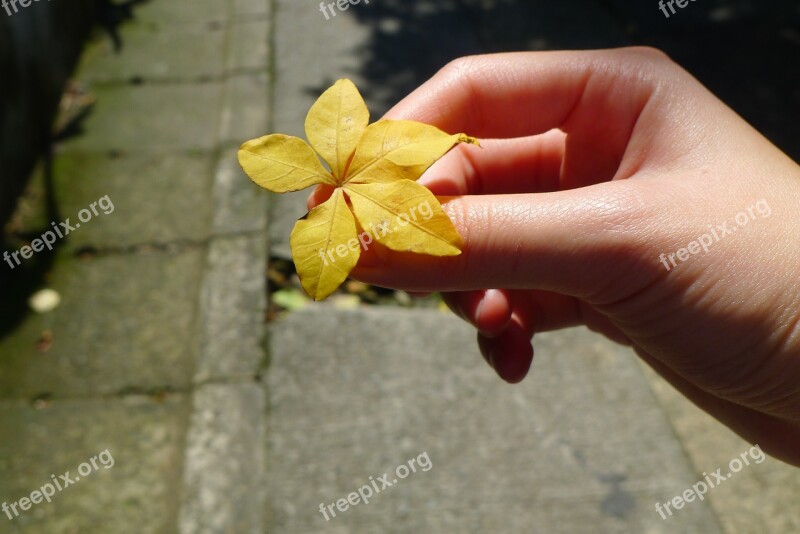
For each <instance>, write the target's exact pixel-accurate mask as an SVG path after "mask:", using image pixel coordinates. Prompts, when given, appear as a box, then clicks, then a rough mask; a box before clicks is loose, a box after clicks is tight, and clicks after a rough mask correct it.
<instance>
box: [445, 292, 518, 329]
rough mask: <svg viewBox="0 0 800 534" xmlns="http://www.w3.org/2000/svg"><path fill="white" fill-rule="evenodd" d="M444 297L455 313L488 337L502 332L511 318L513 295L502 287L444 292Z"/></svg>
mask: <svg viewBox="0 0 800 534" xmlns="http://www.w3.org/2000/svg"><path fill="white" fill-rule="evenodd" d="M442 298H443V299H444V301H445V303H446V304H447V306H448V307H449V308H450V309H451V310H452V311H453V313H455V314H456V315H458V316H459V317H461V318H462V319H464V320H465V321H467V322H468V323H470V324H472V325H473V326H474V327H475V328H477V329H478V331H479V332H480V333H481V334H483V335H485V336H487V337H493V336H497V335H498V334H500V333H501V332H502V331H503V330H504V329H505V328H506V326H508V323H509V321H510V320H511V313H512V311H513V305H512V303H511V297H510V296H509V295H508V293H507V292H506V291H504V290H502V289H487V290H479V291H464V292H455V293H443V294H442Z"/></svg>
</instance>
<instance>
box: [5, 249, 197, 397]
mask: <svg viewBox="0 0 800 534" xmlns="http://www.w3.org/2000/svg"><path fill="white" fill-rule="evenodd" d="M62 256H63V255H62ZM204 265H205V250H204V248H195V249H189V250H185V251H182V252H181V251H172V252H156V251H151V252H147V251H142V252H141V253H139V254H125V255H112V256H106V257H97V258H95V259H91V260H75V259H66V258H64V257H60V258H58V259H57V261H56V268H55V270H54V271H53V272H52V274H51V276H50V277H49V279H48V281H47V287H49V288H52V289H54V290H56V291H57V292H59V294H60V296H61V305H60V306H59V307H58V308H56V309H55V310H54V311H52V312H49V313H47V314H30V315H29V316H28V317H26V318H25V320H24V321H23V323H22V324H21V325H20V326H19V327H18V328H17V329H16V330H15V331H14V332H13V333H11V334H10V335H9V336H7V337H5V338H3V339H2V340H0V355H2V365H0V399H14V398H25V399H30V398H33V397H36V396H41V395H45V394H47V395H52V396H55V397H74V396H81V397H84V396H89V395H104V394H112V393H117V392H120V391H126V390H145V391H149V390H154V389H162V388H176V389H184V388H187V387H188V386H189V385H190V384H191V379H192V371H193V367H194V363H195V352H196V346H195V344H196V339H197V337H196V322H195V310H196V304H197V298H198V295H199V291H200V283H201V281H200V278H201V273H202V268H203V266H204ZM45 333H49V335H51V336H52V344H51V345H50V346H49V348H48V350H46V351H43V350H42V349H41V348H38V347H37V346H39V345H40V341H41V340H42V337H43V335H45V336H46V335H47V334H45Z"/></svg>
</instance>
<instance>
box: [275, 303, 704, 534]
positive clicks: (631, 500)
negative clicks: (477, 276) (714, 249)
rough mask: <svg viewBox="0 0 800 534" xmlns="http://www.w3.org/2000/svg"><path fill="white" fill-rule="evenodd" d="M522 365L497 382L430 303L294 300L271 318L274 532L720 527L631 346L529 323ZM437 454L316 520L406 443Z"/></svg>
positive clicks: (392, 463) (464, 330) (397, 459)
mask: <svg viewBox="0 0 800 534" xmlns="http://www.w3.org/2000/svg"><path fill="white" fill-rule="evenodd" d="M536 348H537V356H536V358H535V361H534V366H533V372H532V375H531V376H530V377H529V378H528V379H527V380H526V381H525V382H524V383H523V384H521V385H519V386H509V385H507V384H505V383H502V382H501V381H500V380H499V379H498V378H497V377H496V376H495V375H494V373H493V372H491V371H490V370H489V369H487V368H486V365H485V363H484V362H483V360H482V358H481V357H480V356H479V354H478V353H477V349H476V347H475V344H474V333H473V332H472V331H471V329H470V328H469V327H467V326H466V325H464V324H462V323H460V322H459V321H458V320H456V319H454V318H453V317H450V316H447V315H444V314H441V313H440V312H435V311H430V312H423V311H421V310H416V311H415V312H413V313H410V312H407V311H404V310H391V309H368V310H355V311H350V312H345V311H337V312H331V311H330V310H329V309H327V308H325V307H315V308H311V309H308V310H305V311H301V312H295V313H293V314H291V315H289V317H288V318H287V319H286V320H284V321H281V322H277V323H274V324H273V325H272V330H271V349H272V352H271V366H270V368H269V372H268V380H267V392H268V395H269V402H268V411H269V417H268V420H267V421H268V427H267V428H268V434H267V436H268V437H267V443H268V448H267V455H268V456H267V458H268V462H269V466H270V467H269V471H268V475H267V477H266V479H265V481H264V482H265V485H266V488H267V491H268V494H267V496H266V500H265V508H267V513H268V514H269V515H270V522H269V527H270V531H271V532H319V531H325V532H362V531H388V532H652V533H655V532H676V531H681V532H720V529H719V524H718V522H717V519H716V517H715V515H714V513H713V510H712V509H711V508H710V507H709V505H708V504H707V503H698V504H697V505H693V506H691V507H687V508H685V509H684V510H682V513H681V515H680V516H679V517H677V516H676V517H674V518H671V520H670V521H669V522H665V521H664V520H662V519H661V517H660V516H659V515H658V514H657V513H656V511H655V503H656V502H657V501H662V502H663V501H664V500H665V499H666V498H667V497H671V496H673V495H675V494H677V493H678V492H679V491H682V490H683V489H684V488H686V487H688V485H690V484H691V483H693V482H694V481H695V475H694V474H693V473H692V469H691V466H690V464H689V462H688V459H687V458H686V456H685V455H684V453H683V450H682V448H681V444H680V442H679V441H678V440H677V439H676V438H675V435H674V434H673V431H672V427H671V426H670V425H669V423H668V421H667V420H666V418H665V417H664V414H663V413H662V412H661V409H660V407H659V405H658V404H657V402H656V401H655V398H654V397H653V395H652V393H651V391H650V389H649V387H648V385H647V382H646V381H645V379H644V377H643V376H642V373H641V370H640V369H639V367H638V365H637V364H636V362H635V359H634V356H633V354H632V353H631V352H630V351H629V350H627V349H624V348H621V347H618V346H616V345H612V344H610V343H608V342H605V341H602V340H599V339H598V338H597V337H596V336H594V335H591V334H589V333H588V332H587V331H585V330H572V331H567V332H562V333H559V334H552V335H547V334H546V335H541V336H537V341H536ZM422 453H427V454H428V457H429V458H430V461H431V463H432V464H433V467H432V468H430V469H429V471H428V472H417V473H413V474H410V475H409V476H408V477H407V478H406V479H405V480H400V481H399V482H398V484H397V485H396V486H394V487H391V488H388V489H386V490H385V492H386V493H385V494H384V493H380V494H377V496H376V498H375V499H374V500H372V501H371V502H370V503H369V504H367V505H365V504H363V503H361V504H360V505H358V506H355V507H353V508H352V509H350V510H348V511H347V512H345V513H341V512H340V513H339V515H338V516H337V517H335V518H331V519H330V520H329V521H326V520H325V518H324V516H323V515H322V514H321V513H320V512H319V507H320V504H321V503H328V504H329V503H333V502H335V501H337V500H338V499H341V498H347V496H348V494H349V493H351V492H353V491H355V490H356V489H358V488H359V487H361V486H363V485H364V484H369V477H370V476H373V477H374V478H375V479H377V478H378V477H380V476H381V475H382V474H383V473H385V472H391V471H390V470H394V469H395V467H396V466H399V465H400V464H403V463H405V462H407V461H408V460H409V459H411V458H418V457H419V455H421V454H422Z"/></svg>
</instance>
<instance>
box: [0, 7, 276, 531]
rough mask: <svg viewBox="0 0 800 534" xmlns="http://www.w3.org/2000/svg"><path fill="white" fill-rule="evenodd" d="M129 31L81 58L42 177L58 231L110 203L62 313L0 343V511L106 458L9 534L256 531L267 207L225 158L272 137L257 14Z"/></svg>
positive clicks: (84, 237)
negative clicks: (83, 97)
mask: <svg viewBox="0 0 800 534" xmlns="http://www.w3.org/2000/svg"><path fill="white" fill-rule="evenodd" d="M135 17H136V21H135V22H134V23H132V24H130V25H125V26H123V30H122V38H123V41H124V48H123V50H122V53H121V54H119V55H115V54H114V53H113V52H112V50H111V44H110V42H108V43H104V42H100V43H97V44H94V45H93V46H92V47H91V48H90V49H89V50H87V52H86V54H85V56H84V61H83V65H82V67H81V68H80V70H79V72H78V73H77V76H78V77H79V78H80V79H81V80H83V81H85V82H89V83H90V84H91V87H92V90H93V91H94V93H95V95H96V96H97V105H96V107H95V109H94V111H93V113H92V114H91V115H90V117H89V118H88V120H86V121H85V122H84V124H83V129H84V132H83V135H81V136H79V137H76V138H74V139H72V140H70V141H68V142H66V143H64V144H63V145H62V146H59V147H58V150H57V154H56V156H55V162H54V170H53V180H54V184H55V187H54V193H55V197H56V200H57V203H58V205H59V208H60V212H61V214H62V215H63V217H64V218H66V217H71V218H72V220H73V221H75V220H76V219H77V213H78V212H79V211H80V210H81V209H82V208H85V207H87V206H88V205H89V204H90V203H91V202H92V201H95V200H97V199H98V198H100V197H102V196H104V195H108V196H109V198H110V199H111V201H112V202H113V203H114V206H115V209H114V212H113V213H111V214H109V215H106V216H103V217H102V218H97V219H96V220H92V221H91V222H89V223H86V224H85V225H84V226H83V227H81V228H80V229H79V230H76V232H75V233H73V234H72V235H70V239H69V240H67V241H65V242H64V243H63V246H62V248H61V249H60V250H59V251H58V254H57V257H56V258H55V262H54V266H53V268H52V270H51V273H52V274H51V276H50V277H49V278H48V279H47V280H46V281H45V283H46V286H47V287H49V288H52V289H55V290H56V291H58V292H59V293H60V295H61V298H62V302H61V305H60V306H59V307H58V308H57V309H56V310H55V311H53V312H51V313H48V314H44V315H36V314H31V315H30V316H28V317H27V318H25V320H24V322H23V323H22V325H21V326H20V327H18V328H17V329H16V330H15V331H14V332H13V333H12V334H11V335H10V336H8V337H7V338H5V339H3V340H2V341H0V355H1V356H0V398H1V399H2V401H0V428H2V429H3V439H2V440H0V458H2V460H0V498H1V499H3V500H8V501H9V502H11V501H14V500H17V499H20V498H22V497H25V496H28V495H30V493H31V491H33V490H35V489H38V488H39V487H40V486H42V484H44V483H46V482H48V481H49V479H50V474H53V473H55V474H59V473H64V472H65V471H67V470H71V471H72V472H73V474H74V473H75V472H76V470H77V468H78V466H79V465H80V464H81V462H83V461H85V460H88V459H89V458H91V457H92V456H93V455H96V454H97V453H98V452H100V451H103V450H105V449H108V451H109V452H110V454H111V455H113V458H114V460H115V463H114V466H113V468H110V469H101V470H100V472H99V473H96V474H94V475H93V476H92V477H90V478H88V479H87V480H85V481H84V480H81V481H80V482H78V483H77V484H76V485H74V486H71V487H69V488H67V489H65V491H64V492H63V493H58V494H57V495H56V496H55V497H54V498H53V502H52V503H51V504H48V503H46V502H45V503H42V504H38V505H36V506H34V507H33V508H32V509H31V510H29V511H27V512H24V513H23V514H22V515H20V516H19V517H17V518H14V519H13V520H11V521H9V520H8V519H7V518H6V517H5V516H0V525H2V526H0V530H2V531H3V532H9V531H10V532H137V533H147V532H153V533H155V532H175V531H177V529H178V525H180V526H181V531H183V532H209V531H214V530H217V529H218V531H220V532H222V531H230V532H263V531H264V528H263V525H262V517H261V513H260V510H259V507H260V499H259V494H258V488H259V487H260V484H261V481H260V478H259V477H260V474H261V472H262V469H263V456H262V454H261V451H260V444H261V443H262V442H263V436H262V420H261V416H262V412H263V404H264V395H263V392H262V389H261V388H260V387H259V386H258V385H257V384H258V373H259V367H260V365H261V364H262V362H263V360H264V351H263V341H264V340H263V335H264V328H263V319H262V318H263V310H264V308H265V303H264V299H265V295H266V288H265V283H264V273H265V271H266V257H267V253H266V216H267V212H266V197H265V196H264V195H262V194H260V192H259V191H257V190H256V189H254V188H253V187H251V186H250V184H249V183H248V181H247V179H246V178H245V177H244V176H243V175H242V174H241V172H240V171H239V169H238V166H237V164H236V159H235V151H236V148H237V147H238V145H239V143H240V142H241V140H242V139H243V138H246V137H250V136H255V135H260V134H262V133H263V132H264V131H266V129H267V121H268V119H269V116H268V106H267V102H268V90H269V79H268V67H269V65H268V60H269V42H268V37H269V27H270V24H271V12H270V3H269V2H268V1H266V0H263V1H259V0H252V1H251V0H237V1H235V2H233V1H231V2H227V3H226V2H220V1H218V0H201V1H198V2H193V3H192V4H191V5H190V4H188V3H186V4H184V3H179V2H169V1H161V0H159V1H154V2H149V3H146V4H143V5H142V6H141V7H137V8H136V10H135ZM37 192H38V193H39V194H40V195H42V194H43V192H42V191H41V189H39V190H38V191H37V188H36V187H34V188H33V191H32V194H33V195H35V194H36V193H37ZM32 204H35V203H34V202H32ZM30 224H31V226H32V229H33V228H35V227H36V225H37V221H36V218H35V217H31V218H30ZM39 224H41V223H39ZM45 224H46V223H45ZM78 252H80V254H77V255H76V253H78ZM46 331H48V332H50V333H51V334H52V346H49V347H48V348H47V349H46V350H44V348H43V347H42V346H41V344H39V347H38V349H37V342H38V341H39V340H40V338H41V337H42V335H43V332H46Z"/></svg>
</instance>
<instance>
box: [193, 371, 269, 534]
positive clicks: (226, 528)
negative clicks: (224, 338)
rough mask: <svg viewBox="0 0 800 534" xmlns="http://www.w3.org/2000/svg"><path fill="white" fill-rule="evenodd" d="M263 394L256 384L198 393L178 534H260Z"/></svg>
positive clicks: (211, 387) (203, 388)
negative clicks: (226, 533)
mask: <svg viewBox="0 0 800 534" xmlns="http://www.w3.org/2000/svg"><path fill="white" fill-rule="evenodd" d="M263 416H264V393H263V391H262V389H261V387H260V386H259V385H257V384H255V383H249V384H248V383H243V384H208V385H204V386H201V387H199V388H198V389H197V390H196V391H195V393H194V404H193V412H192V418H191V426H190V430H189V435H188V438H187V444H188V445H187V449H186V469H185V473H184V485H183V506H182V508H181V517H180V532H181V533H183V534H191V533H194V532H199V533H205V532H236V533H241V534H246V533H253V534H262V533H263V532H265V530H264V528H263V516H262V513H261V499H262V493H263V486H262V480H261V477H262V476H263V472H264V471H263V470H264V456H263V449H262V444H263V439H264V436H263V434H264V426H263Z"/></svg>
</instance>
